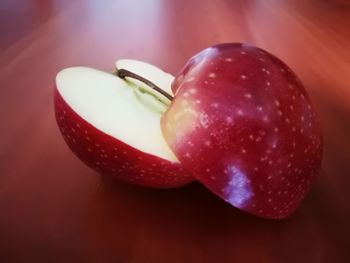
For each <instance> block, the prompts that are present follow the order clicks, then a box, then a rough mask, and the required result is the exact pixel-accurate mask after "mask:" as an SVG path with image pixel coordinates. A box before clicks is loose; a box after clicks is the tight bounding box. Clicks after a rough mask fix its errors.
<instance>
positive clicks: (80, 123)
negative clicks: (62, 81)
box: [54, 87, 194, 188]
mask: <svg viewBox="0 0 350 263" xmlns="http://www.w3.org/2000/svg"><path fill="white" fill-rule="evenodd" d="M54 109H55V117H56V121H57V124H58V127H59V129H60V131H61V133H62V136H63V138H64V140H65V141H66V143H67V145H68V146H69V148H70V149H71V150H72V152H73V153H74V154H75V155H76V156H77V157H79V159H80V160H82V161H83V162H84V163H85V164H87V165H88V166H89V167H91V168H92V169H94V170H95V171H97V172H98V173H100V174H102V175H106V176H111V177H112V178H115V179H117V180H119V181H124V182H128V183H131V184H134V185H139V186H147V187H153V188H173V187H180V186H183V185H186V184H188V183H190V182H192V181H193V180H194V179H193V177H191V176H190V175H189V174H188V173H187V172H186V171H185V170H184V169H183V166H182V165H181V164H180V163H172V162H170V161H167V160H163V159H161V158H159V157H157V156H154V155H151V154H147V153H144V152H141V151H139V150H137V149H135V148H133V147H131V146H129V145H127V144H125V143H123V142H122V141H120V140H118V139H116V138H114V137H111V136H109V135H107V134H105V133H103V132H102V131H100V130H98V129H96V128H95V127H94V126H92V125H91V124H89V123H88V122H86V121H85V120H84V119H83V118H81V117H80V116H79V115H78V114H77V113H76V112H75V111H74V110H73V109H72V108H71V107H70V106H69V105H68V104H67V103H66V102H65V101H64V99H63V98H62V96H61V95H60V93H59V91H58V89H57V87H55V90H54Z"/></svg>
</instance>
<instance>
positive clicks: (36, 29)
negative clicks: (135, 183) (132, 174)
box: [0, 0, 350, 262]
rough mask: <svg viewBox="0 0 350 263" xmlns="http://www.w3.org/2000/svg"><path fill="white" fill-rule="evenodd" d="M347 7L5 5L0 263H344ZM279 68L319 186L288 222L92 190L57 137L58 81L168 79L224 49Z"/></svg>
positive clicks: (349, 136) (187, 193)
mask: <svg viewBox="0 0 350 263" xmlns="http://www.w3.org/2000/svg"><path fill="white" fill-rule="evenodd" d="M349 28H350V5H349V1H347V0H344V1H341V0H339V1H332V0H328V1H321V0H320V1H316V0H310V1H301V0H300V1H296V0H294V1H292V0H290V1H288V0H284V1H272V0H271V1H263V0H261V1H258V0H255V1H254V0H249V1H243V0H242V1H233V0H232V1H224V0H221V1H211V0H202V1H199V0H198V1H195V0H187V1H186V0H183V1H175V0H173V1H171V0H166V1H161V0H150V1H141V0H140V1H137V0H125V1H92V0H91V1H88V0H86V1H83V0H76V1H69V0H47V1H40V0H32V1H20V0H1V2H0V84H1V85H0V121H1V122H0V123H1V129H0V262H350V238H349V237H350V190H349V189H350V51H349V48H350V30H349ZM230 41H231V42H232V41H234V42H237V41H244V42H249V43H252V44H254V45H258V46H260V47H262V48H264V49H266V50H269V51H270V52H272V53H274V54H276V55H277V56H279V57H280V58H282V59H283V60H284V61H286V62H287V64H289V65H290V66H291V67H292V68H293V69H294V70H295V71H296V72H297V74H298V75H299V76H300V78H301V79H302V81H303V82H304V84H305V86H306V88H307V90H308V92H309V93H310V96H311V98H312V101H313V102H314V104H315V105H316V108H317V110H318V112H319V115H320V118H321V122H322V127H323V132H324V137H325V151H324V161H323V166H322V171H321V174H320V176H319V178H318V180H317V183H316V184H315V186H314V187H313V189H312V191H311V192H310V194H309V195H308V197H307V198H306V200H305V202H304V203H303V205H302V207H300V209H298V210H297V212H296V213H295V214H294V215H293V216H292V217H291V218H290V219H288V220H284V221H268V220H263V219H259V218H256V217H253V216H250V215H247V214H244V213H242V212H239V211H238V210H237V209H235V208H233V207H230V206H229V205H227V204H226V203H225V202H223V201H221V200H219V199H218V198H216V197H215V196H213V195H212V194H210V193H209V192H208V191H207V190H206V189H205V188H204V187H202V186H200V185H199V184H196V183H194V184H191V185H189V186H187V187H184V188H181V189H174V190H152V189H142V188H137V187H132V186H126V185H121V184H112V183H110V182H105V181H103V180H101V177H100V176H98V175H97V174H96V173H95V172H94V171H92V170H90V169H89V168H87V167H86V166H85V165H84V164H82V163H81V162H80V161H79V160H78V159H77V158H76V157H75V156H74V155H73V154H72V153H71V152H70V151H69V150H68V148H67V146H66V145H65V143H64V141H63V139H62V138H61V135H60V133H59V131H58V128H57V126H56V123H55V119H54V114H53V105H52V92H53V85H54V79H55V74H56V73H57V72H58V71H59V70H60V69H62V68H64V67H68V66H72V65H85V66H91V67H95V68H99V69H102V70H111V69H112V68H113V63H114V61H115V60H116V59H118V58H137V59H140V60H145V61H148V62H151V63H153V64H155V65H158V66H160V67H162V68H164V69H165V70H167V71H169V72H172V73H176V71H177V70H179V69H180V67H181V66H182V65H183V64H184V63H185V61H186V60H187V59H188V58H189V57H190V56H192V55H193V54H194V53H196V52H198V51H199V50H201V49H203V48H205V47H207V46H210V45H213V44H216V43H219V42H230Z"/></svg>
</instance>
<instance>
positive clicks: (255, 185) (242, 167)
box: [161, 43, 322, 219]
mask: <svg viewBox="0 0 350 263" xmlns="http://www.w3.org/2000/svg"><path fill="white" fill-rule="evenodd" d="M172 90H173V93H174V94H175V97H174V100H173V101H172V103H171V104H170V106H169V108H168V109H167V111H166V112H165V113H164V114H163V116H162V119H161V125H162V131H163V135H164V137H165V139H166V141H167V142H168V144H169V146H170V148H171V149H172V150H173V152H174V153H175V155H176V156H177V158H178V159H179V160H180V162H181V164H183V165H184V166H185V167H186V168H187V169H188V170H189V171H190V172H191V174H192V175H193V176H194V177H195V178H197V179H198V180H199V181H200V182H202V183H203V184H204V185H205V186H206V187H207V188H208V189H210V190H211V191H212V192H214V193H215V194H216V195H218V196H219V197H221V198H222V199H224V200H225V201H227V202H228V203H230V204H231V205H233V206H235V207H237V208H239V209H241V210H244V211H247V212H249V213H252V214H255V215H258V216H261V217H265V218H273V219H280V218H284V217H287V216H289V215H290V214H291V213H292V212H293V211H294V210H295V209H296V208H297V207H298V206H299V204H300V202H301V201H302V199H303V198H304V197H305V194H306V192H307V191H308V190H309V188H310V185H311V183H312V182H313V181H314V179H315V176H316V175H317V173H318V172H319V169H320V164H321V156H322V137H321V132H320V125H319V122H318V120H317V116H316V113H315V111H314V108H313V106H312V105H311V102H310V100H309V97H308V94H307V93H306V91H305V89H304V88H303V86H302V84H301V83H300V81H299V80H298V79H297V77H296V76H295V74H294V73H293V72H292V71H291V70H290V69H289V68H288V67H287V66H286V65H285V64H284V63H283V62H282V61H281V60H279V59H278V58H276V57H275V56H273V55H271V54H269V53H268V52H266V51H264V50H261V49H259V48H256V47H253V46H249V45H245V44H238V43H229V44H221V45H217V46H213V47H210V48H207V49H205V50H203V51H202V52H200V53H199V54H197V55H195V56H194V57H193V58H191V59H190V60H189V61H188V63H187V64H186V65H185V67H184V68H183V69H182V70H181V71H180V73H179V74H178V75H177V76H176V78H175V80H174V81H173V83H172Z"/></svg>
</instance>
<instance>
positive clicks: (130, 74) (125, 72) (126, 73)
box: [116, 69, 174, 101]
mask: <svg viewBox="0 0 350 263" xmlns="http://www.w3.org/2000/svg"><path fill="white" fill-rule="evenodd" d="M116 75H117V76H118V77H120V78H122V79H123V78H125V77H128V78H133V79H136V80H139V81H141V82H143V83H145V84H146V85H147V86H149V87H150V88H152V89H153V90H155V91H157V92H158V93H160V94H162V95H163V96H164V97H166V98H167V99H168V100H170V101H172V100H173V99H174V97H173V96H171V95H170V94H169V93H167V92H166V91H164V90H162V89H161V88H159V87H158V86H157V85H156V84H154V83H153V82H151V81H149V80H148V79H145V78H143V77H141V76H139V75H137V74H135V73H133V72H131V71H129V70H126V69H117V71H116Z"/></svg>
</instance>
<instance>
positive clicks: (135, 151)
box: [54, 60, 193, 188]
mask: <svg viewBox="0 0 350 263" xmlns="http://www.w3.org/2000/svg"><path fill="white" fill-rule="evenodd" d="M118 65H119V66H121V67H123V68H126V69H127V68H131V69H132V70H134V71H136V73H139V74H141V75H142V74H143V75H146V76H148V77H152V78H153V81H154V82H155V83H157V85H159V86H161V87H162V88H163V89H164V90H167V91H168V92H169V93H171V90H170V84H171V81H172V80H173V77H172V76H171V75H169V74H167V73H165V72H163V71H161V70H160V69H158V68H155V67H154V66H152V65H149V64H146V63H143V62H140V61H134V60H121V61H118V62H117V66H118ZM54 107H55V114H56V120H57V123H58V126H59V128H60V130H61V133H62V135H63V137H64V139H65V141H66V143H67V144H68V146H69V147H70V149H71V150H72V151H73V152H74V153H75V154H76V155H77V156H78V157H79V158H80V159H81V160H82V161H83V162H85V163H86V164H87V165H88V166H90V167H91V168H93V169H95V170H96V171H98V172H99V173H101V174H103V175H107V176H112V177H114V178H116V179H118V180H122V181H125V182H131V183H133V184H137V185H143V186H150V187H158V188H169V187H178V186H182V185H185V184H187V183H189V182H191V181H193V178H192V177H191V176H189V174H188V173H187V172H186V171H185V170H184V169H183V166H182V165H181V164H180V163H179V161H178V160H177V158H176V157H175V155H174V154H173V153H172V151H171V150H170V149H169V147H168V145H167V144H166V142H165V140H164V138H163V136H162V133H161V128H160V117H161V115H162V113H163V112H164V110H165V109H166V107H165V104H164V101H161V100H159V99H158V98H156V97H154V96H153V95H152V92H150V91H149V90H147V89H146V88H145V87H143V84H142V85H141V84H140V85H138V83H137V81H133V80H130V79H129V80H128V79H121V78H119V77H118V76H115V75H112V74H110V73H106V72H102V71H98V70H95V69H91V68H84V67H75V68H68V69H64V70H63V71H61V72H60V73H59V74H58V75H57V78H56V87H55V91H54Z"/></svg>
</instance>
